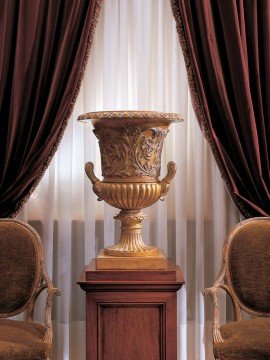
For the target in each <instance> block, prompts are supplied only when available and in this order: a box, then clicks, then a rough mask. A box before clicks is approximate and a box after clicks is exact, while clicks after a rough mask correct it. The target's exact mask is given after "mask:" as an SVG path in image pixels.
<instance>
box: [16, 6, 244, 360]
mask: <svg viewBox="0 0 270 360" xmlns="http://www.w3.org/2000/svg"><path fill="white" fill-rule="evenodd" d="M117 109H127V110H128V109H130V110H135V109H139V110H160V111H167V112H179V113H181V114H182V115H183V117H184V119H185V121H184V122H183V123H178V124H174V125H173V126H172V127H171V130H170V133H169V135H168V136H167V138H166V141H165V149H164V152H163V160H162V168H163V172H165V170H166V163H167V162H168V161H169V160H174V161H175V162H176V163H177V167H178V171H177V175H176V178H175V180H174V182H173V185H172V187H171V189H170V191H169V194H168V196H167V199H166V201H164V202H158V203H156V204H155V205H153V206H152V207H150V208H149V209H147V210H146V211H147V212H148V214H149V217H150V221H148V222H147V221H146V222H145V223H144V239H145V242H147V243H151V244H155V245H157V246H158V247H160V248H162V249H163V250H164V251H165V254H166V255H167V256H168V257H171V258H173V260H174V261H175V262H176V263H177V264H179V265H180V267H181V269H182V271H183V273H184V276H185V280H186V286H184V288H182V290H181V291H180V292H179V301H178V339H179V346H178V359H179V360H180V359H181V360H185V359H187V360H192V359H194V360H199V359H212V358H213V356H212V348H211V334H210V331H211V329H210V321H211V305H210V301H208V302H207V304H206V305H204V301H203V297H202V295H201V291H202V290H203V289H204V288H205V287H207V286H209V285H211V284H212V283H213V281H214V278H215V276H216V275H217V272H218V270H219V266H220V260H221V248H222V244H223V240H224V237H225V234H226V233H227V232H228V230H229V229H230V228H231V227H232V226H233V225H234V224H235V223H236V222H238V221H239V214H238V213H237V211H236V209H235V207H234V205H233V203H232V201H231V200H230V199H229V197H228V195H227V192H226V189H225V187H224V184H223V181H222V180H221V177H220V173H219V171H218V169H217V166H216V164H215V161H214V160H213V157H212V155H211V152H210V149H209V146H208V144H207V143H206V141H205V140H204V139H203V137H202V134H201V131H200V129H199V127H198V125H197V121H196V119H195V116H194V113H193V110H192V106H191V102H190V94H189V91H188V84H187V78H186V72H185V66H184V61H183V57H182V53H181V49H180V45H179V41H178V37H177V33H176V29H175V21H174V19H173V16H172V12H171V8H170V2H169V0H168V1H164V0H119V1H118V0H106V1H104V5H103V11H102V14H101V17H100V21H99V24H98V26H97V32H96V37H95V44H94V47H93V49H92V52H91V55H90V60H89V63H88V67H87V70H86V74H85V78H84V83H83V86H82V88H81V92H80V95H79V97H78V100H77V103H76V106H75V109H74V112H73V115H72V118H71V119H70V122H69V125H68V128H67V130H66V133H65V135H64V138H63V140H62V143H61V145H60V148H59V150H58V152H57V154H56V156H55V158H54V160H53V161H52V163H51V165H50V167H49V169H48V171H47V172H46V174H45V176H44V178H43V179H42V181H41V183H40V184H39V186H38V188H37V189H36V191H35V192H34V194H33V195H32V197H31V199H30V200H29V202H28V203H27V205H26V206H25V207H24V209H23V211H22V212H21V214H20V216H19V217H20V218H21V219H24V220H27V221H29V222H30V223H31V224H32V225H33V226H34V227H35V228H36V229H37V230H38V232H39V233H40V235H41V236H42V240H43V243H44V247H45V252H46V258H47V260H46V261H47V267H48V270H49V273H50V275H51V276H52V277H53V280H54V283H55V285H57V286H58V287H60V288H61V289H62V296H61V297H60V298H57V299H56V300H55V307H54V311H53V317H54V328H55V337H54V350H53V351H54V354H53V359H56V360H62V359H65V360H66V359H70V360H71V359H72V360H73V359H76V360H83V359H85V322H84V320H85V304H84V301H85V294H84V292H83V291H82V290H80V288H79V287H78V286H77V285H76V281H77V278H78V277H79V274H80V272H81V271H82V269H83V267H84V265H85V264H87V263H89V261H90V259H91V258H93V257H95V256H97V254H98V250H99V249H100V248H103V247H104V246H106V245H108V244H112V243H114V239H115V236H114V234H115V233H117V231H118V230H117V226H118V225H117V224H115V222H114V220H113V215H114V214H115V213H116V210H115V209H114V208H112V207H110V206H108V205H106V204H104V203H99V202H97V201H96V196H95V195H94V194H93V192H92V190H91V184H90V181H89V180H88V179H87V178H86V176H85V175H84V164H85V163H86V162H87V161H93V162H94V164H95V168H96V169H97V170H96V171H97V173H98V175H99V176H101V175H100V156H99V150H98V147H97V140H96V138H95V136H94V135H93V133H92V131H91V127H90V126H89V125H83V124H81V123H77V121H76V119H77V116H78V115H79V114H82V113H84V112H89V111H96V110H117ZM162 175H163V174H162ZM41 313H42V311H41V304H39V308H38V311H37V317H38V320H40V321H42V317H41ZM225 315H226V314H224V316H225ZM119 359H120V358H119Z"/></svg>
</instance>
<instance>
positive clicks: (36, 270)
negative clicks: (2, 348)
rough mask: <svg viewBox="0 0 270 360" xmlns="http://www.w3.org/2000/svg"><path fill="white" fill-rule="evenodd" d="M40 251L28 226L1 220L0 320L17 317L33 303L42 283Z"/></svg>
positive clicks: (22, 223)
mask: <svg viewBox="0 0 270 360" xmlns="http://www.w3.org/2000/svg"><path fill="white" fill-rule="evenodd" d="M41 261H43V247H42V244H41V240H40V237H39V235H38V233H37V232H36V231H35V230H34V229H33V228H32V227H31V226H30V225H28V224H26V223H24V222H22V221H19V220H13V219H0V317H10V316H13V315H16V314H18V313H20V312H22V311H23V310H25V308H26V307H27V306H28V305H29V303H30V302H31V301H32V300H33V298H34V296H35V293H36V290H37V288H38V286H39V285H40V283H41V280H42V279H41Z"/></svg>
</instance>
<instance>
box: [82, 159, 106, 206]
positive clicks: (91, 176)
mask: <svg viewBox="0 0 270 360" xmlns="http://www.w3.org/2000/svg"><path fill="white" fill-rule="evenodd" d="M85 172H86V175H87V177H88V178H89V179H90V180H91V183H92V184H93V190H94V193H95V194H96V195H97V197H98V201H102V200H103V199H102V191H101V187H100V186H99V185H100V184H101V183H102V182H101V181H100V180H99V178H98V177H96V175H95V174H94V164H93V163H92V162H91V161H88V162H87V163H86V164H85Z"/></svg>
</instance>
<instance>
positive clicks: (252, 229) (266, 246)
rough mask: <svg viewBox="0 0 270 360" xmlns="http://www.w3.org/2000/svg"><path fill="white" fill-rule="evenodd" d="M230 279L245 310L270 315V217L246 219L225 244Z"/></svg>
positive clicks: (229, 283)
mask: <svg viewBox="0 0 270 360" xmlns="http://www.w3.org/2000/svg"><path fill="white" fill-rule="evenodd" d="M224 261H225V264H226V274H225V276H226V279H227V282H228V285H229V287H230V288H231V291H232V295H233V297H234V298H235V300H236V301H237V303H238V304H239V305H240V307H242V308H243V309H244V310H245V311H247V312H248V313H250V314H253V315H256V316H269V315H270V218H252V219H248V220H245V221H242V222H241V223H240V224H238V225H237V226H236V227H235V228H234V229H233V230H232V232H231V233H230V235H229V237H228V239H227V241H226V243H225V247H224Z"/></svg>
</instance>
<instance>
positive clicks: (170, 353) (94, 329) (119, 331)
mask: <svg viewBox="0 0 270 360" xmlns="http://www.w3.org/2000/svg"><path fill="white" fill-rule="evenodd" d="M129 260H130V259H129ZM78 283H79V285H80V286H81V288H82V289H83V290H84V291H85V292H86V359H87V360H142V359H147V360H177V302H176V293H177V291H178V290H179V289H180V288H181V286H182V285H183V284H184V279H183V275H182V273H181V270H180V269H179V267H178V266H175V265H174V264H173V263H172V261H171V260H167V261H166V269H165V270H124V271H122V270H97V269H96V261H95V259H93V260H92V262H91V264H90V265H88V266H87V267H86V268H85V269H84V271H83V272H82V275H81V277H80V279H79V281H78Z"/></svg>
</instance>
